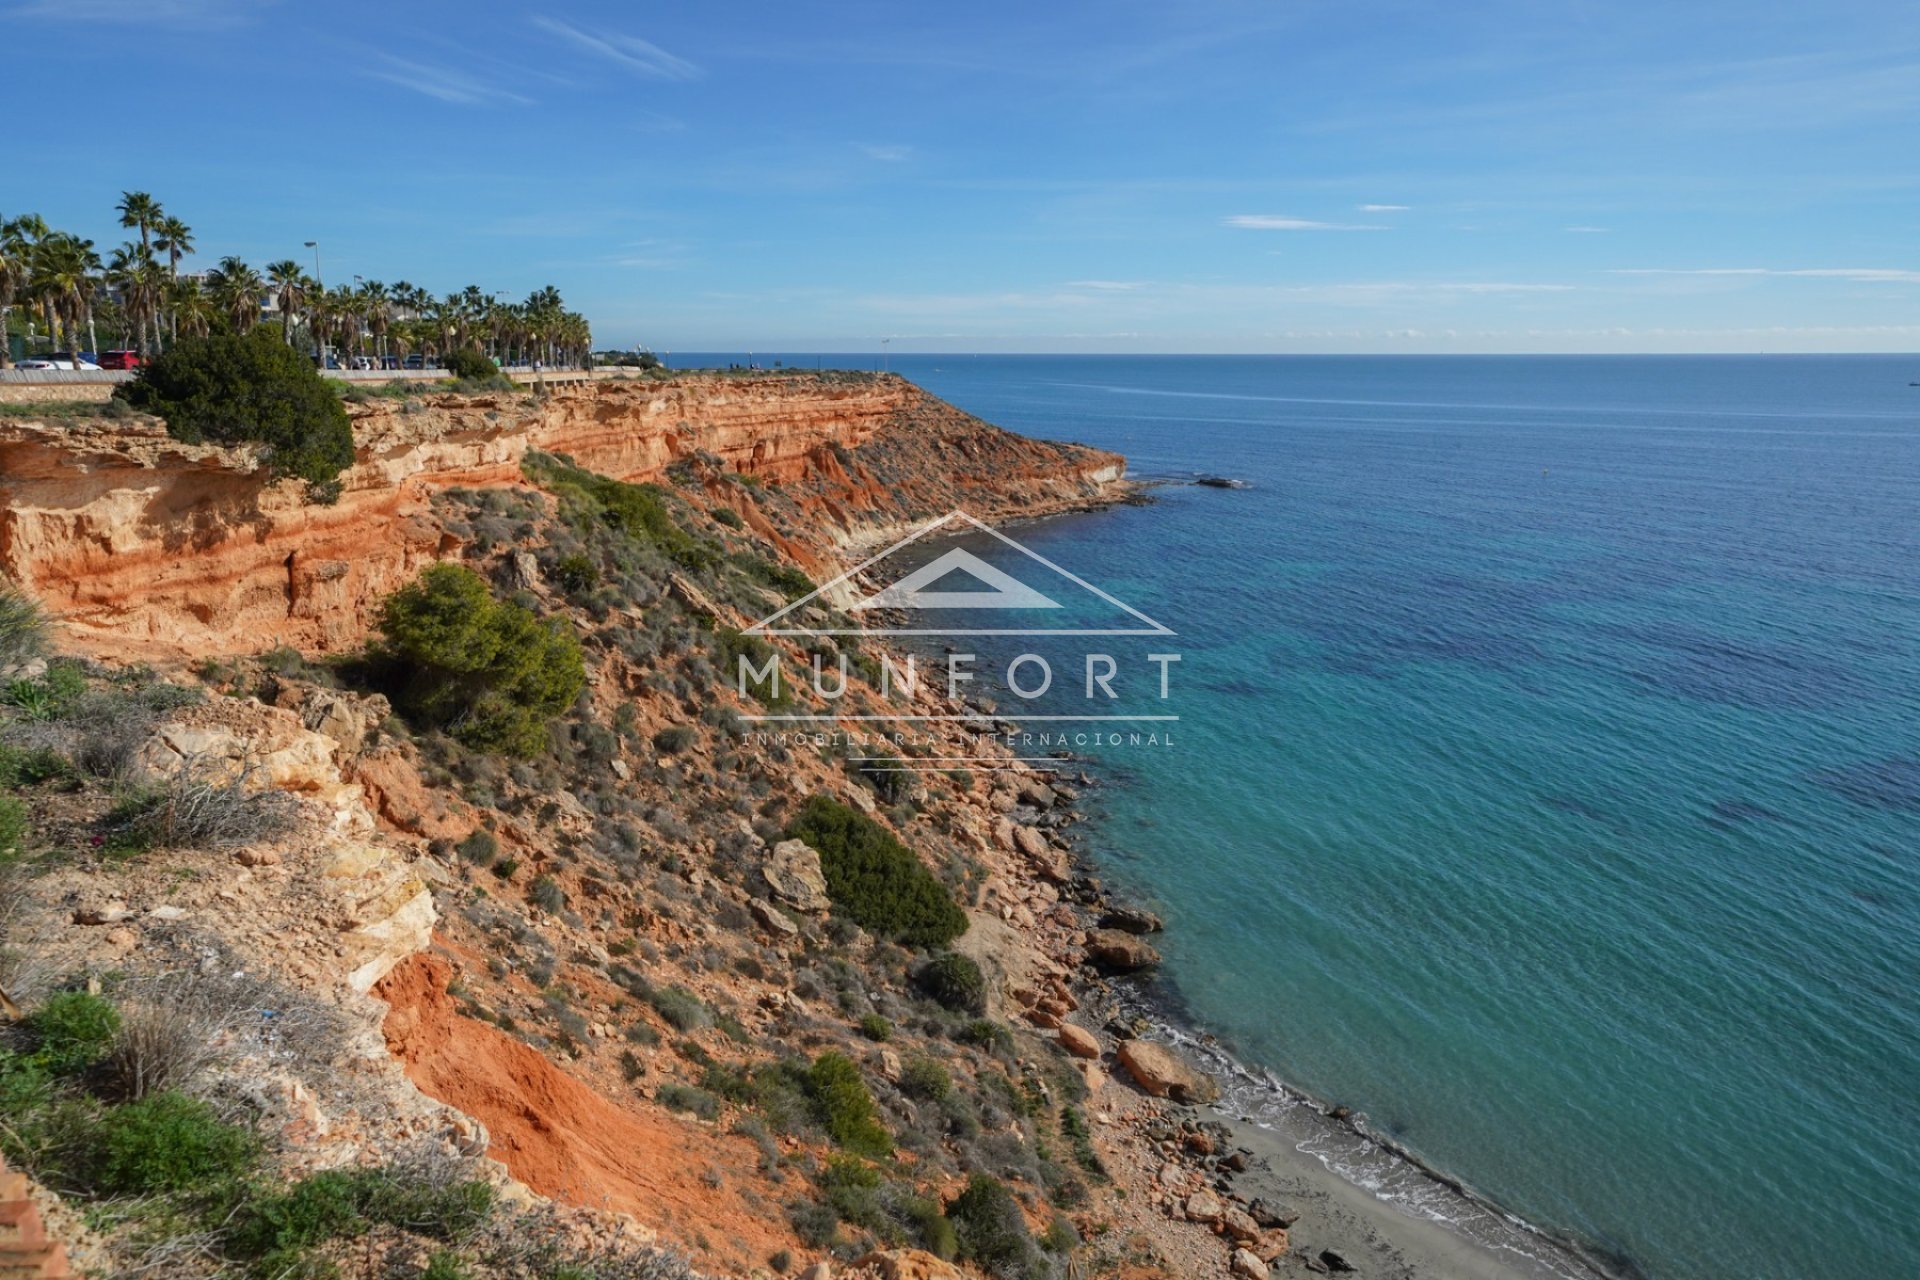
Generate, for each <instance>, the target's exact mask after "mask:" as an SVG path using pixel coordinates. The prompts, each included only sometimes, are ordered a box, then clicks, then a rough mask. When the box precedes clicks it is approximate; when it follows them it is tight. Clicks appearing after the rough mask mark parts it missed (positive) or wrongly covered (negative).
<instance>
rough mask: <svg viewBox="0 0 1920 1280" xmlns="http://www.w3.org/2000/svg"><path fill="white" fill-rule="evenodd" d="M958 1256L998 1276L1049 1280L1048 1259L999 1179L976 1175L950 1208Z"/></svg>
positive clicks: (1016, 1204)
mask: <svg viewBox="0 0 1920 1280" xmlns="http://www.w3.org/2000/svg"><path fill="white" fill-rule="evenodd" d="M947 1220H948V1221H950V1222H951V1223H952V1224H953V1232H954V1237H955V1241H956V1243H957V1244H958V1246H959V1254H958V1256H959V1257H960V1259H961V1260H962V1261H965V1262H971V1263H973V1264H974V1265H975V1266H977V1267H979V1268H980V1269H981V1270H982V1271H985V1272H987V1273H988V1274H990V1275H996V1276H1035V1277H1039V1276H1045V1275H1048V1274H1049V1270H1048V1266H1047V1262H1046V1259H1045V1258H1044V1257H1043V1256H1042V1255H1041V1253H1040V1247H1039V1246H1038V1245H1037V1244H1035V1243H1034V1239H1033V1233H1032V1232H1031V1231H1029V1230H1028V1229H1027V1220H1026V1218H1025V1217H1024V1216H1022V1214H1021V1212H1020V1205H1019V1202H1018V1201H1016V1200H1015V1199H1014V1198H1013V1193H1012V1192H1011V1191H1008V1190H1007V1188H1006V1186H1005V1185H1004V1184H1003V1183H1001V1182H1000V1181H999V1180H998V1179H996V1178H990V1177H988V1176H987V1175H985V1174H979V1173H977V1174H975V1175H974V1176H973V1178H972V1180H971V1181H969V1182H968V1183H967V1189H966V1190H965V1191H962V1192H961V1193H960V1194H959V1196H958V1197H956V1198H955V1199H954V1201H953V1203H952V1204H950V1205H948V1206H947Z"/></svg>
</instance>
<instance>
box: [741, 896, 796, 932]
mask: <svg viewBox="0 0 1920 1280" xmlns="http://www.w3.org/2000/svg"><path fill="white" fill-rule="evenodd" d="M747 910H749V911H751V912H752V913H753V918H754V919H755V920H756V921H758V922H759V925H760V927H761V928H762V929H765V930H766V931H767V932H768V933H776V934H779V935H780V936H781V937H783V938H792V937H796V936H798V935H799V933H800V926H799V925H797V924H795V923H794V922H793V921H791V920H789V919H788V918H787V917H786V915H785V914H784V913H782V912H781V910H780V909H779V908H778V907H776V906H774V905H773V904H772V903H771V902H768V901H767V900H766V899H765V898H754V899H752V900H750V901H749V902H748V903H747Z"/></svg>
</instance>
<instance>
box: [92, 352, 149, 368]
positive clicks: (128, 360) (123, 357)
mask: <svg viewBox="0 0 1920 1280" xmlns="http://www.w3.org/2000/svg"><path fill="white" fill-rule="evenodd" d="M141 364H142V361H141V358H140V353H139V352H138V351H105V352H102V353H101V355H100V367H101V368H102V369H138V368H139V367H140V365H141Z"/></svg>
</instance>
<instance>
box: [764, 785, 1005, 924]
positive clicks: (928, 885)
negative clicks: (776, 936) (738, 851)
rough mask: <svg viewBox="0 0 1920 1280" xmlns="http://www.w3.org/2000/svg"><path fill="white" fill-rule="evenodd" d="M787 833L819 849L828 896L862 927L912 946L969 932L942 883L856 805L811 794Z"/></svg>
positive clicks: (959, 910)
mask: <svg viewBox="0 0 1920 1280" xmlns="http://www.w3.org/2000/svg"><path fill="white" fill-rule="evenodd" d="M787 835H788V836H790V837H793V838H795V839H799V840H804V841H806V842H807V844H809V845H811V846H812V847H813V848H814V849H815V850H817V851H818V852H819V854H820V869H821V871H822V873H823V874H824V875H825V877H826V881H827V895H828V896H829V897H830V898H832V899H833V903H834V906H836V907H837V908H839V909H840V910H841V911H843V912H845V913H846V914H847V915H848V916H849V917H850V918H851V919H852V920H853V921H854V923H856V924H858V925H859V926H860V927H861V928H863V929H865V930H867V932H869V933H872V934H875V935H878V936H880V937H883V938H891V939H893V940H895V941H897V942H901V943H904V944H905V945H907V946H912V947H938V946H942V945H944V944H946V943H948V942H951V941H953V939H955V938H957V937H959V936H960V935H961V934H962V933H965V932H966V929H967V916H966V913H965V912H964V911H962V910H961V909H960V907H959V904H957V903H956V902H954V900H953V895H952V894H950V893H948V892H947V889H946V886H944V885H942V884H941V883H940V882H939V881H938V880H936V879H935V878H934V876H933V873H932V872H930V871H928V870H927V869H926V867H925V866H923V865H922V864H921V862H920V859H919V858H917V857H915V856H914V855H913V852H912V851H911V850H910V849H908V848H907V847H906V846H905V845H903V844H901V843H900V842H899V841H898V840H896V839H895V838H894V836H893V833H892V832H890V831H888V830H887V829H886V828H885V827H883V826H881V825H880V824H879V823H878V822H875V821H874V820H873V819H872V818H869V817H867V816H866V815H865V814H863V813H860V812H859V811H858V810H855V809H852V808H849V807H848V806H846V805H844V804H841V803H840V802H839V801H837V800H831V799H828V798H827V797H826V796H814V797H813V798H812V799H810V800H808V801H807V805H806V807H805V808H804V809H802V810H801V812H800V815H799V816H798V817H797V818H795V819H794V821H793V823H792V825H791V826H790V827H789V828H788V830H787Z"/></svg>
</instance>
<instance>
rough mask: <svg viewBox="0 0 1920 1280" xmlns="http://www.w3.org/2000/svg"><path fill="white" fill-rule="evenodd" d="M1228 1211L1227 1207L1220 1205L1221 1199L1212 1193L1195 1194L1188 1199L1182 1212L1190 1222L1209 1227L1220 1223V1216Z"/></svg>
mask: <svg viewBox="0 0 1920 1280" xmlns="http://www.w3.org/2000/svg"><path fill="white" fill-rule="evenodd" d="M1226 1211H1227V1210H1226V1206H1225V1205H1223V1204H1221V1203H1220V1197H1219V1196H1216V1195H1215V1194H1213V1192H1211V1191H1196V1192H1194V1193H1193V1194H1192V1195H1190V1196H1188V1197H1187V1203H1186V1204H1185V1205H1183V1206H1182V1207H1181V1210H1180V1212H1181V1213H1183V1214H1185V1215H1186V1219H1187V1221H1188V1222H1199V1223H1204V1224H1205V1225H1207V1226H1209V1227H1210V1226H1212V1225H1213V1224H1214V1223H1216V1222H1218V1221H1220V1215H1222V1214H1223V1213H1225V1212H1226Z"/></svg>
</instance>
